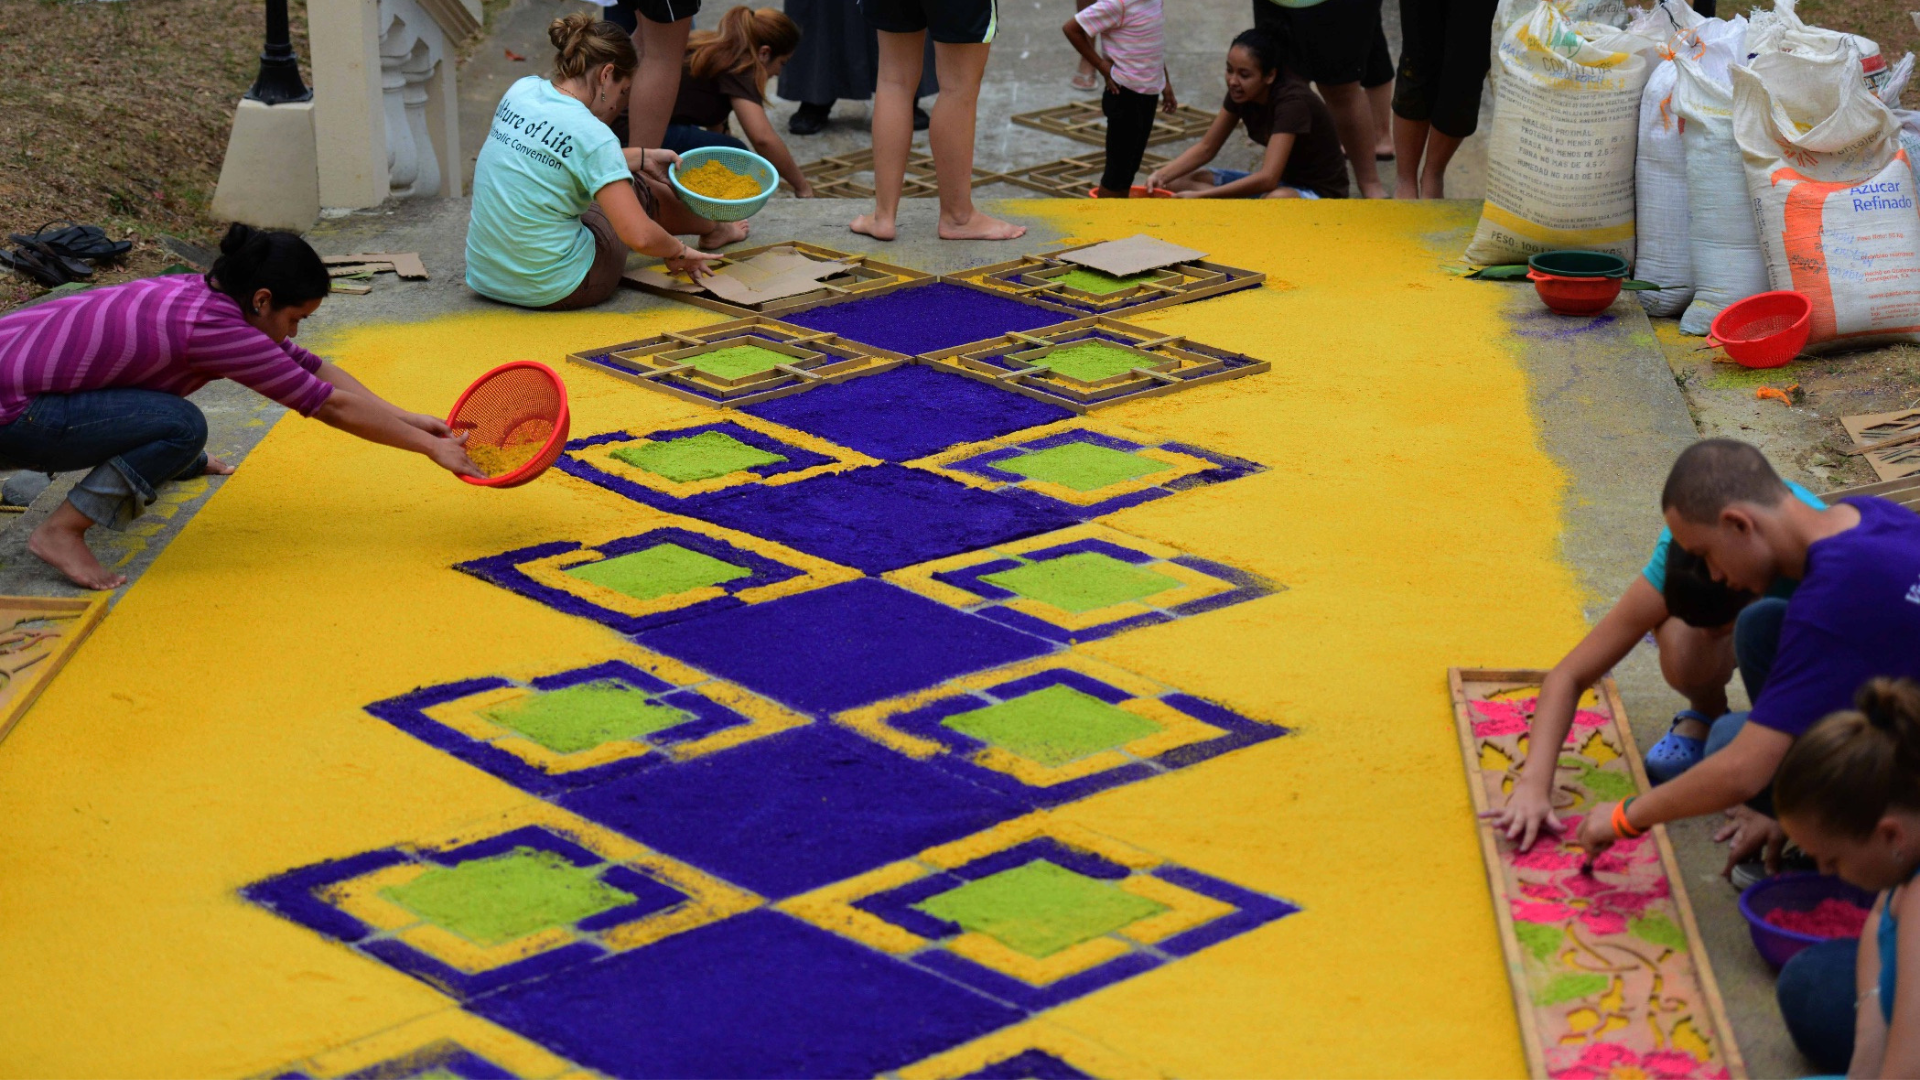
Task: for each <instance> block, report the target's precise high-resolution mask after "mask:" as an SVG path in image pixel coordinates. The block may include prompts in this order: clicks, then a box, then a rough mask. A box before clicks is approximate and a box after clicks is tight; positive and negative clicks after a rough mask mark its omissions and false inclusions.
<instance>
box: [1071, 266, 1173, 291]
mask: <svg viewBox="0 0 1920 1080" xmlns="http://www.w3.org/2000/svg"><path fill="white" fill-rule="evenodd" d="M1159 277H1160V271H1158V270H1148V271H1145V272H1143V273H1139V274H1128V275H1127V276H1126V277H1114V276H1113V275H1112V274H1108V273H1103V272H1101V271H1099V270H1093V269H1089V268H1088V267H1085V266H1080V267H1075V268H1074V269H1072V270H1069V271H1067V272H1066V273H1064V274H1057V275H1055V276H1054V277H1052V278H1049V279H1048V280H1050V281H1057V282H1059V283H1060V284H1062V285H1065V286H1068V287H1069V288H1074V289H1079V290H1080V291H1081V292H1090V293H1098V294H1099V295H1101V296H1105V295H1107V294H1108V293H1117V292H1119V291H1120V290H1122V289H1131V288H1133V287H1134V286H1135V285H1141V284H1144V283H1146V282H1149V281H1155V280H1158V279H1159Z"/></svg>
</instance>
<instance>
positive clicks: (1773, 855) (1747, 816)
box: [1713, 806, 1787, 877]
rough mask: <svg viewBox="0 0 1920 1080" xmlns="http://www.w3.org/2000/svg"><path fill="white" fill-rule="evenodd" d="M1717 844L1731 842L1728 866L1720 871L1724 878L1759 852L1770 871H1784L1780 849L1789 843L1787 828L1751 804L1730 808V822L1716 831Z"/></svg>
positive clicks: (1728, 813) (1728, 850)
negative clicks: (1784, 828)
mask: <svg viewBox="0 0 1920 1080" xmlns="http://www.w3.org/2000/svg"><path fill="white" fill-rule="evenodd" d="M1713 840H1714V843H1716V844H1717V843H1722V842H1724V843H1725V844H1726V845H1727V865H1726V868H1725V869H1724V870H1721V871H1720V875H1721V876H1722V877H1728V876H1731V875H1732V874H1733V868H1734V867H1735V866H1737V865H1739V864H1740V863H1743V862H1746V861H1747V860H1749V859H1751V858H1753V857H1754V856H1755V855H1759V856H1760V857H1761V859H1762V860H1763V861H1764V862H1765V863H1766V865H1767V873H1769V874H1777V873H1779V872H1780V849H1781V848H1783V847H1785V846H1786V843H1787V834H1786V831H1785V830H1783V829H1781V828H1780V823H1779V822H1777V821H1775V820H1773V819H1772V818H1770V817H1768V816H1767V815H1765V814H1763V813H1761V812H1759V811H1758V810H1755V809H1753V808H1752V807H1750V806H1736V807H1734V808H1733V809H1731V810H1729V811H1727V823H1726V824H1725V825H1722V826H1721V827H1720V831H1719V832H1717V833H1714V834H1713Z"/></svg>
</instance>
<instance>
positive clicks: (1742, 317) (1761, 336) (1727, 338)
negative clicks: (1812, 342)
mask: <svg viewBox="0 0 1920 1080" xmlns="http://www.w3.org/2000/svg"><path fill="white" fill-rule="evenodd" d="M1812 329H1813V301H1811V300H1809V299H1807V297H1806V294H1804V293H1798V292H1795V291H1793V290H1792V289H1782V290H1780V291H1778V292H1763V293H1756V294H1754V295H1753V296H1749V297H1747V298H1746V299H1745V300H1739V301H1736V302H1734V303H1732V304H1728V305H1727V307H1726V308H1725V310H1723V311H1721V312H1720V314H1718V315H1715V316H1714V317H1713V325H1712V326H1711V327H1709V328H1708V330H1707V344H1709V345H1718V346H1720V347H1721V348H1723V349H1725V350H1727V357H1728V358H1729V359H1731V360H1732V361H1733V362H1734V363H1736V364H1739V365H1740V366H1741V367H1750V368H1776V367H1781V366H1783V365H1785V364H1786V363H1787V361H1789V360H1792V359H1793V358H1794V357H1796V356H1799V355H1800V350H1801V349H1804V348H1806V346H1807V334H1808V333H1810V332H1811V331H1812Z"/></svg>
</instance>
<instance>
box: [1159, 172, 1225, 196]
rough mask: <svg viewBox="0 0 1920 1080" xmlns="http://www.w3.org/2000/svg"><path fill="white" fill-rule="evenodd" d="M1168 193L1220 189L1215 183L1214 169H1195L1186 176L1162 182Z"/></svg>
mask: <svg viewBox="0 0 1920 1080" xmlns="http://www.w3.org/2000/svg"><path fill="white" fill-rule="evenodd" d="M1162 184H1163V185H1164V186H1165V187H1166V189H1167V190H1168V191H1204V190H1205V189H1207V188H1210V187H1219V186H1220V185H1218V184H1216V183H1214V182H1213V170H1212V169H1195V170H1193V171H1192V172H1190V173H1188V174H1187V175H1185V176H1176V177H1174V178H1173V179H1171V180H1165V181H1162Z"/></svg>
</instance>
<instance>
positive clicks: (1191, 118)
mask: <svg viewBox="0 0 1920 1080" xmlns="http://www.w3.org/2000/svg"><path fill="white" fill-rule="evenodd" d="M1009 119H1011V120H1012V121H1013V122H1014V123H1016V124H1019V125H1020V126H1022V127H1030V128H1033V129H1035V130H1037V131H1044V132H1047V133H1048V134H1051V135H1058V136H1060V137H1061V138H1065V139H1072V140H1074V141H1075V142H1083V143H1091V144H1093V145H1094V146H1105V145H1106V144H1107V118H1106V115H1105V114H1104V113H1102V112H1101V110H1100V103H1099V102H1098V101H1075V102H1072V103H1070V104H1067V105H1055V106H1053V107H1052V108H1048V109H1037V110H1035V111H1033V112H1026V113H1017V114H1015V115H1014V116H1012V117H1009ZM1212 126H1213V114H1212V113H1210V112H1205V111H1203V110H1200V109H1196V108H1194V107H1193V106H1191V105H1182V106H1180V107H1179V108H1178V109H1176V110H1175V111H1174V113H1173V115H1172V116H1168V115H1167V114H1165V113H1162V112H1155V113H1154V114H1153V130H1152V131H1151V132H1150V133H1149V134H1148V135H1147V145H1148V146H1158V145H1160V144H1161V143H1168V142H1177V141H1179V140H1181V139H1197V138H1199V137H1200V136H1202V135H1205V134H1206V133H1207V129H1208V128H1209V127H1212Z"/></svg>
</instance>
